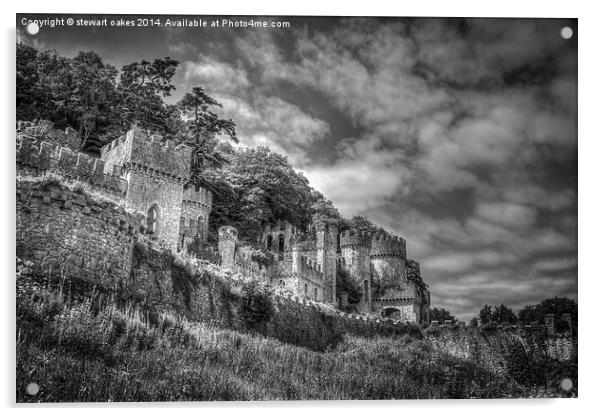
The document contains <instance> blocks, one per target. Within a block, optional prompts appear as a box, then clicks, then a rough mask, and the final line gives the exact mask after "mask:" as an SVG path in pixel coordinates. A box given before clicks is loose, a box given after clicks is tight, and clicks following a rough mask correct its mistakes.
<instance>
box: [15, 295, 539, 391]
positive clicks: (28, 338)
mask: <svg viewBox="0 0 602 416" xmlns="http://www.w3.org/2000/svg"><path fill="white" fill-rule="evenodd" d="M29 383H37V384H38V385H39V387H40V390H39V392H38V394H36V395H28V394H27V393H26V386H27V385H28V384H29ZM535 393H536V392H535ZM533 394H534V392H533V391H530V390H528V389H526V388H524V387H522V386H520V385H518V384H517V383H515V382H514V381H513V380H512V379H510V378H508V377H504V376H500V375H499V374H498V375H495V374H493V373H491V372H489V371H487V370H485V369H483V368H481V367H479V366H477V365H475V364H474V363H471V362H467V361H464V360H460V359H457V358H453V357H451V356H449V355H447V354H445V353H443V352H441V351H437V350H435V349H434V348H433V346H432V345H431V344H429V343H428V341H425V340H416V339H413V338H411V337H407V338H405V339H401V340H400V339H397V340H392V339H387V338H377V339H370V340H368V339H363V338H353V337H347V338H346V339H345V341H344V342H342V343H341V344H339V345H338V346H337V348H336V349H332V350H329V351H326V352H316V351H311V350H308V349H306V348H302V347H297V346H293V345H289V344H284V343H281V342H279V341H277V340H273V339H270V338H264V337H261V336H257V335H253V334H247V333H239V332H234V331H230V330H224V329H218V328H214V327H210V326H208V325H206V324H202V323H193V322H189V321H187V320H185V319H182V318H181V317H178V316H175V315H172V314H164V315H163V316H162V317H161V319H160V322H159V324H158V325H154V326H153V325H149V324H147V323H146V322H145V319H144V317H143V316H141V314H140V312H139V310H137V309H135V308H131V309H126V310H118V309H117V308H115V307H106V308H102V309H100V310H99V308H98V307H97V306H95V303H94V302H84V303H77V304H66V303H65V302H64V301H63V299H62V297H61V295H60V294H58V293H57V292H52V291H48V290H45V289H39V288H35V287H34V288H28V289H27V290H25V291H22V292H20V293H19V294H18V297H17V401H18V402H38V401H39V402H67V401H75V402H79V401H86V402H87V401H179V400H197V401H205V400H317V399H417V398H422V399H429V398H469V397H475V398H476V397H479V398H499V397H525V396H532V395H533ZM540 394H544V395H545V394H546V393H544V392H540Z"/></svg>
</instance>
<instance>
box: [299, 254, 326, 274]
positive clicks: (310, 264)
mask: <svg viewBox="0 0 602 416" xmlns="http://www.w3.org/2000/svg"><path fill="white" fill-rule="evenodd" d="M303 272H314V273H315V272H317V273H320V274H321V275H323V274H324V271H323V270H322V266H320V264H318V262H317V261H315V260H313V259H311V258H309V257H307V256H301V273H303Z"/></svg>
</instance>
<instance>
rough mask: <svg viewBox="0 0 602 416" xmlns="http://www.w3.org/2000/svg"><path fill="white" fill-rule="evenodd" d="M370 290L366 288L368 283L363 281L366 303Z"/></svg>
mask: <svg viewBox="0 0 602 416" xmlns="http://www.w3.org/2000/svg"><path fill="white" fill-rule="evenodd" d="M369 289H370V288H369V287H368V281H367V280H364V301H366V302H368V290H369Z"/></svg>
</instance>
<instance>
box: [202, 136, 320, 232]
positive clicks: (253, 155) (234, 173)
mask: <svg viewBox="0 0 602 416" xmlns="http://www.w3.org/2000/svg"><path fill="white" fill-rule="evenodd" d="M229 162H230V163H228V164H226V165H224V166H223V167H222V168H221V169H220V170H219V172H213V173H209V175H213V176H214V177H216V178H222V181H223V182H218V184H217V185H216V186H214V188H215V190H216V192H217V195H216V197H215V198H214V205H213V210H212V215H211V217H210V228H211V231H212V232H213V234H215V232H216V230H217V229H218V228H219V227H220V226H222V225H226V224H227V225H232V226H234V227H236V228H237V229H238V232H239V238H240V239H241V240H243V241H246V242H251V243H253V242H256V241H257V239H258V238H259V237H260V236H261V233H262V232H263V229H264V227H265V226H266V225H268V224H274V223H275V222H276V221H277V220H283V221H288V222H290V223H292V224H294V225H296V226H298V227H300V228H301V229H305V228H307V226H308V224H309V222H310V220H311V215H312V208H311V207H312V202H313V201H314V196H313V195H312V188H311V187H310V186H309V182H308V181H307V179H306V178H305V176H303V175H302V174H301V173H299V172H296V171H295V170H294V169H293V167H292V166H291V165H290V164H289V162H288V160H287V158H286V157H285V156H282V155H280V154H277V153H273V152H271V151H270V150H269V149H268V148H266V147H257V148H243V149H240V150H238V151H236V152H232V153H231V154H230V155H229ZM224 182H225V183H224Z"/></svg>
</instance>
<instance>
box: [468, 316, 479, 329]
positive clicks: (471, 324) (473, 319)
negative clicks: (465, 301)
mask: <svg viewBox="0 0 602 416" xmlns="http://www.w3.org/2000/svg"><path fill="white" fill-rule="evenodd" d="M470 326H473V327H477V326H479V320H478V319H477V317H476V316H473V317H472V319H471V320H470Z"/></svg>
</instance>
